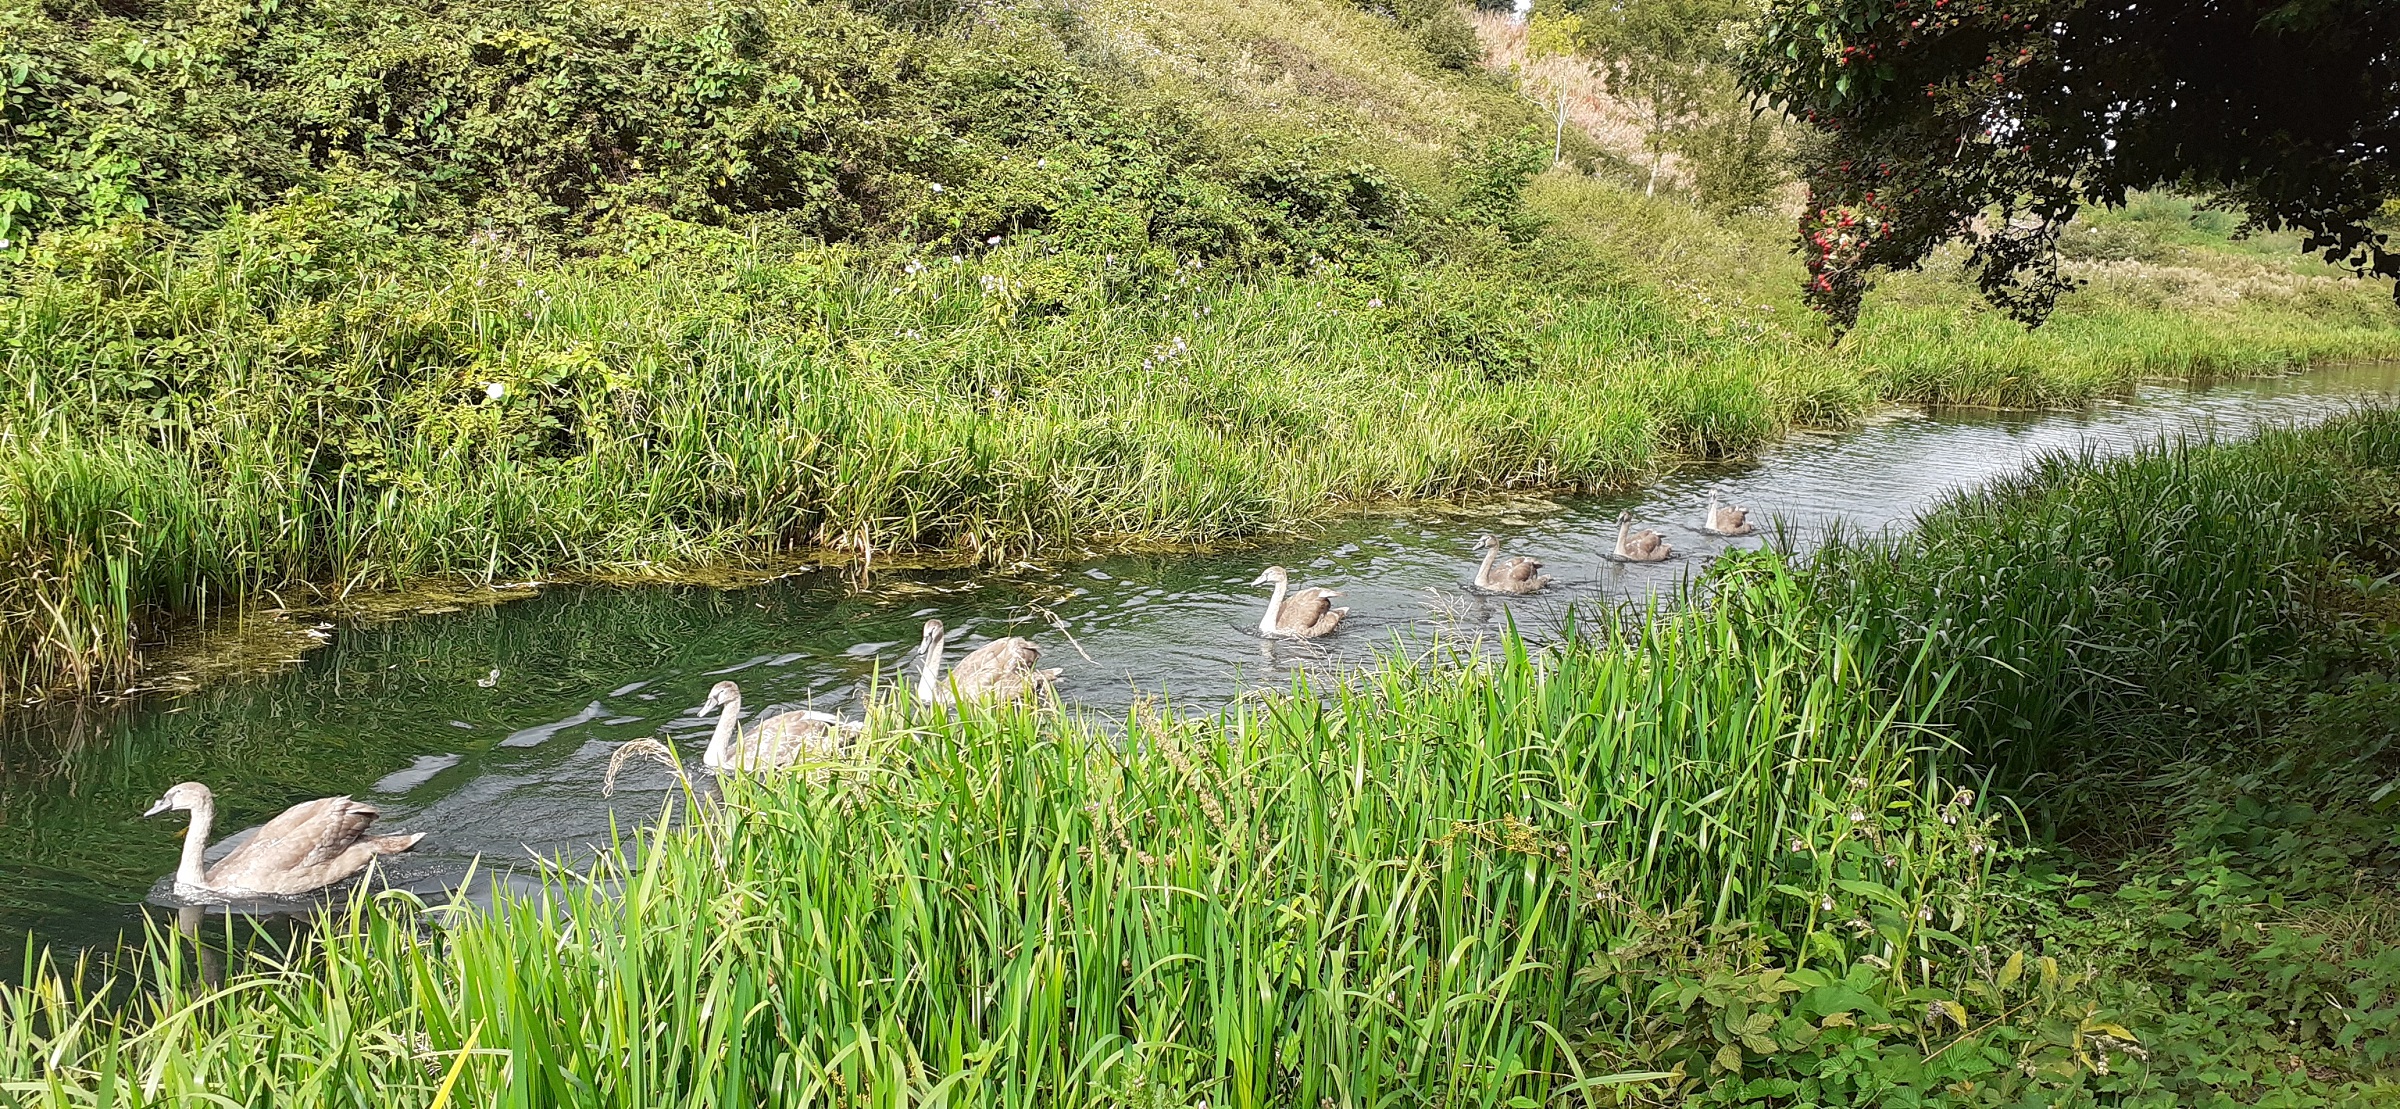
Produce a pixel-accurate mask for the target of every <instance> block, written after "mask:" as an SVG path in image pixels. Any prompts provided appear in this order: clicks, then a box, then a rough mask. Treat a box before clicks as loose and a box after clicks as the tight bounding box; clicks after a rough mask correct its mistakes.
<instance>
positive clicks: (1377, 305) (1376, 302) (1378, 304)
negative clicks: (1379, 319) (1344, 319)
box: [1367, 297, 1383, 308]
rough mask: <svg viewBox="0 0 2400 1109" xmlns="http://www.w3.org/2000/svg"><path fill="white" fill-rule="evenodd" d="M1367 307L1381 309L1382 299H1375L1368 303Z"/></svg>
mask: <svg viewBox="0 0 2400 1109" xmlns="http://www.w3.org/2000/svg"><path fill="white" fill-rule="evenodd" d="M1367 307H1369V308H1381V307H1383V298H1382V297H1376V298H1375V299H1373V300H1370V301H1368V302H1367Z"/></svg>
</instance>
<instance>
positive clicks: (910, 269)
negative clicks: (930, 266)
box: [900, 258, 925, 274]
mask: <svg viewBox="0 0 2400 1109" xmlns="http://www.w3.org/2000/svg"><path fill="white" fill-rule="evenodd" d="M900 272H902V273H912V274H914V273H923V272H925V263H923V262H920V261H917V260H916V259H914V258H911V259H909V260H908V265H906V266H904V267H902V268H901V271H900Z"/></svg>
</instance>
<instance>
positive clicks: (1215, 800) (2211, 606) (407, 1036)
mask: <svg viewBox="0 0 2400 1109" xmlns="http://www.w3.org/2000/svg"><path fill="white" fill-rule="evenodd" d="M2394 467H2400V412H2393V411H2371V412H2362V413H2360V414H2357V415H2354V416H2350V417H2344V418H2340V419H2337V420H2335V421H2333V422H2331V423H2330V424H2328V425H2326V426H2324V427H2321V428H2317V429H2311V430H2305V431H2284V432H2273V433H2269V434H2267V435H2264V436H2262V437H2260V438H2259V439H2257V440H2256V441H2252V442H2243V443H2230V444H2203V443H2187V444H2179V445H2169V446H2164V447H2160V448H2156V449H2152V450H2149V451H2146V452H2142V453H2139V454H2136V455H2134V456H2131V457H2126V458H2121V459H2114V460H2107V461H2096V460H2090V459H2082V460H2077V459H2058V460H2053V461H2052V462H2049V463H2047V464H2045V465H2043V466H2041V467H2038V468H2037V469H2035V470H2034V471H2032V472H2030V473H2029V474H2027V475H2026V476H2024V477H2023V478H2022V479H2019V480H2016V481H2012V482H2004V483H2002V484H1999V485H1997V486H1994V487H1992V488H1990V489H1987V490H1984V491H1980V492H1976V493H1971V494H1966V495H1962V496H1960V497H1958V498H1956V499H1954V500H1952V501H1950V502H1948V503H1946V504H1943V505H1941V506H1939V507H1938V508H1936V509H1935V510H1933V511H1931V512H1930V513H1929V514H1927V516H1926V517H1925V518H1924V521H1923V524H1922V526H1921V527H1920V528H1919V529H1917V530H1916V531H1914V532H1911V533H1909V534H1907V535H1904V536H1896V537H1887V538H1882V539H1876V540H1872V541H1869V540H1854V541H1838V540H1837V541H1836V542H1835V543H1834V544H1832V545H1831V546H1829V547H1827V548H1825V549H1823V550H1822V552H1821V553H1820V554H1818V555H1817V556H1815V557H1813V558H1811V559H1810V560H1809V561H1808V563H1807V564H1806V565H1804V566H1803V565H1796V564H1792V563H1787V562H1786V561H1785V560H1784V559H1783V558H1782V557H1780V556H1778V555H1775V554H1772V553H1759V554H1754V555H1748V556H1738V557H1732V558H1729V559H1727V560H1725V561H1724V562H1721V563H1720V564H1719V566H1718V568H1717V569H1716V570H1715V571H1713V572H1712V574H1711V576H1710V577H1709V579H1708V581H1707V582H1706V583H1705V586H1706V588H1707V589H1708V590H1709V594H1708V601H1707V603H1705V604H1701V605H1696V606H1686V607H1681V608H1677V609H1674V610H1672V611H1668V612H1664V613H1656V614H1652V615H1651V616H1650V618H1648V619H1647V620H1643V621H1635V622H1631V623H1628V624H1625V625H1623V626H1620V625H1618V624H1616V623H1615V622H1605V623H1600V624H1592V623H1586V624H1584V625H1583V626H1582V627H1581V628H1580V629H1578V630H1577V631H1576V633H1575V634H1573V635H1571V636H1570V637H1568V638H1567V639H1566V640H1565V641H1564V642H1562V644H1561V645H1560V646H1558V647H1557V648H1555V649H1552V650H1549V651H1543V652H1532V651H1529V650H1528V649H1527V648H1525V647H1524V646H1522V645H1521V644H1518V643H1515V642H1513V641H1512V642H1511V643H1510V644H1509V645H1508V646H1507V648H1506V649H1505V650H1504V651H1503V652H1502V653H1501V654H1500V655H1498V656H1497V657H1491V658H1482V657H1478V656H1468V657H1462V658H1458V659H1454V660H1449V661H1421V662H1414V663H1404V662H1399V661H1394V662H1391V663H1389V664H1387V665H1386V666H1384V667H1383V668H1382V669H1381V670H1379V671H1376V672H1374V673H1371V674H1368V675H1364V676H1361V677H1358V678H1355V679H1352V680H1350V681H1348V682H1345V683H1341V684H1339V685H1337V686H1329V687H1315V688H1311V687H1307V686H1302V687H1298V688H1295V689H1293V690H1290V691H1288V692H1286V693H1283V694H1278V695H1274V696H1271V697H1268V698H1265V699H1263V700H1256V699H1250V700H1245V701H1243V702H1240V703H1237V704H1236V705H1235V706H1233V707H1231V708H1228V709H1226V710H1223V711H1221V712H1218V713H1215V714H1209V715H1199V716H1194V715H1188V714H1182V713H1178V712H1176V711H1174V710H1173V709H1172V707H1171V706H1165V705H1154V706H1151V707H1149V708H1146V709H1142V710H1138V711H1136V712H1135V713H1134V714H1133V716H1132V717H1131V718H1130V719H1128V720H1125V721H1122V722H1120V723H1121V731H1118V730H1115V729H1113V728H1112V729H1111V730H1109V731H1097V730H1094V728H1093V726H1092V725H1091V724H1089V723H1087V722H1078V721H1075V720H1072V719H1068V718H1063V717H1060V716H1057V715H1054V714H1048V713H1036V712H1031V711H1026V710H1006V711H1001V712H998V713H996V714H994V713H989V712H985V711H981V710H978V711H974V712H969V713H967V714H965V715H963V716H961V717H958V718H947V717H932V716H916V717H910V716H906V715H899V714H895V715H889V716H886V717H883V718H882V719H880V720H879V722H878V730H877V733H876V735H877V738H876V739H875V740H874V741H872V743H871V744H870V746H869V747H868V749H867V751H866V753H865V754H864V756H863V757H862V758H861V759H859V760H858V761H857V762H855V763H853V764H849V765H846V766H843V767H840V768H837V769H835V770H834V772H833V773H832V774H831V775H829V776H828V775H823V774H820V775H815V776H810V775H800V776H795V777H788V778H771V779H765V780H747V779H733V780H729V781H725V782H722V783H721V784H720V786H719V790H720V792H719V793H718V794H717V795H714V796H687V797H686V798H684V799H683V800H682V801H681V802H680V804H681V806H682V807H683V809H684V812H685V816H686V821H685V823H684V824H683V825H682V826H681V827H676V828H670V829H663V830H656V831H652V832H648V833H644V834H643V835H642V837H641V842H640V844H639V848H640V849H639V851H638V852H631V853H629V854H628V856H627V858H628V861H626V862H624V863H622V864H620V867H621V869H610V868H607V867H605V866H604V867H603V869H602V870H600V871H597V872H594V873H593V874H591V875H589V876H575V875H570V874H564V873H562V874H559V875H555V876H554V880H553V883H552V884H551V886H550V889H549V892H547V893H545V894H543V895H542V896H541V897H540V898H539V899H538V900H539V902H540V903H539V904H520V905H515V906H512V907H506V908H502V909H496V910H492V911H488V912H487V911H475V910H436V911H435V916H434V919H436V920H439V921H441V922H442V923H441V924H440V925H438V926H435V925H429V924H428V923H427V921H426V919H425V918H424V917H423V916H421V915H420V907H419V906H418V905H417V904H416V903H415V902H414V901H413V900H412V899H410V898H408V897H406V896H405V895H401V894H385V895H382V896H380V897H366V896H362V897H361V898H360V899H358V900H357V901H356V902H355V903H354V904H353V905H352V906H351V907H350V908H349V910H347V911H346V912H340V913H336V914H335V915H334V916H333V917H332V918H331V919H329V920H328V921H327V922H326V923H325V925H324V926H323V927H321V928H320V929H319V930H317V931H316V932H315V933H314V934H313V935H312V936H310V937H309V938H307V939H305V940H303V941H301V942H300V943H299V944H298V946H297V947H296V948H294V949H293V950H292V951H291V952H289V953H288V954H287V955H286V956H285V961H284V962H282V963H281V964H280V965H276V964H269V965H266V966H263V967H262V966H253V967H252V968H251V969H248V970H242V971H237V972H236V973H235V976H234V977H233V978H231V979H230V980H226V981H223V982H212V981H209V980H207V977H206V976H205V975H203V974H202V967H201V965H200V963H199V962H197V961H196V957H195V955H194V953H193V952H192V951H191V950H190V949H188V948H187V947H185V946H184V945H182V944H181V943H180V942H178V941H175V940H173V939H171V938H162V939H161V940H160V941H159V942H157V943H156V944H155V945H154V946H153V948H152V949H151V950H150V952H149V953H148V954H147V955H144V956H141V957H139V960H138V961H137V962H136V963H135V964H133V965H132V966H130V967H127V968H120V970H121V972H122V973H124V974H127V975H130V976H132V977H133V978H134V979H136V980H138V982H139V986H140V988H139V989H138V990H137V991H136V992H135V993H134V994H133V996H132V997H131V999H130V1000H129V1001H125V1002H123V1003H121V1004H120V1003H115V1002H110V1001H107V1000H104V999H105V998H107V997H109V996H111V995H110V994H109V993H108V992H107V990H106V988H105V987H103V986H100V985H96V984H94V983H93V981H92V979H91V978H90V977H89V976H88V975H87V974H84V973H78V972H75V971H73V970H72V969H71V968H56V967H52V966H49V965H48V964H44V963H39V962H37V963H35V964H34V965H31V966H29V967H28V979H27V984H26V985H24V986H22V987H11V988H9V989H7V990H6V991H5V992H0V1014H5V1015H4V1016H0V1083H4V1085H0V1089H5V1090H7V1091H9V1092H10V1094H11V1096H13V1097H17V1098H19V1099H21V1100H24V1101H27V1102H30V1103H36V1104H90V1103H94V1102H95V1101H97V1102H99V1103H109V1102H112V1101H114V1102H123V1103H135V1102H143V1101H157V1100H172V1099H175V1098H178V1097H181V1096H184V1095H186V1094H194V1093H200V1092H203V1091H205V1092H209V1093H214V1094H218V1095H221V1096H225V1097H229V1098H233V1099H235V1100H237V1101H247V1102H273V1103H275V1104H278V1105H310V1104H324V1103H336V1102H341V1103H347V1102H352V1101H356V1100H361V1099H364V1098H367V1097H369V1096H372V1097H374V1098H376V1099H379V1100H382V1101H384V1102H387V1103H390V1104H400V1105H412V1104H437V1103H440V1104H527V1105H531V1104H554V1103H573V1104H584V1105H610V1104H623V1105H647V1104H659V1103H662V1102H670V1101H671V1102H676V1103H689V1104H740V1103H746V1102H756V1101H758V1100H760V1099H770V1100H774V1101H777V1102H782V1101H803V1100H805V1101H825V1102H833V1101H842V1102H854V1103H865V1104H878V1105H899V1104H977V1105H1018V1104H1059V1105H1137V1104H1138V1105H1190V1104H1199V1103H1201V1102H1203V1101H1205V1102H1207V1103H1208V1104H1212V1105H1222V1104H1243V1105H1320V1104H1324V1103H1326V1102H1328V1101H1330V1102H1331V1103H1334V1104H1365V1103H1373V1102H1376V1101H1380V1100H1391V1099H1398V1100H1401V1101H1408V1102H1412V1103H1414V1102H1427V1101H1437V1100H1438V1101H1445V1102H1454V1103H1467V1104H1494V1105H1497V1104H1504V1103H1509V1102H1511V1101H1512V1100H1515V1099H1525V1100H1523V1101H1517V1102H1516V1103H1518V1104H1524V1103H1527V1102H1528V1101H1529V1102H1530V1103H1533V1104H1560V1105H1601V1104H1622V1103H1627V1102H1641V1103H1647V1102H1653V1101H1669V1100H1677V1099H1681V1100H1684V1101H1690V1102H1697V1103H1701V1104H1746V1103H1760V1102H1768V1103H1786V1102H1790V1103H1807V1104H1821V1105H1866V1104H1888V1103H1889V1100H1888V1099H1889V1098H1890V1097H1893V1096H1906V1097H1908V1098H1910V1099H1911V1100H1912V1101H1914V1102H1915V1103H1921V1104H1938V1105H2014V1104H2123V1105H2168V1104H2208V1105H2214V1104H2228V1105H2229V1104H2256V1103H2259V1102H2260V1101H2261V1100H2262V1099H2268V1098H2274V1099H2278V1102H2277V1103H2281V1104H2294V1105H2321V1104H2333V1103H2341V1102H2345V1101H2350V1102H2358V1103H2369V1102H2372V1101H2374V1100H2376V1099H2378V1098H2388V1096H2390V1094H2391V1093H2392V1091H2393V1086H2392V1084H2391V1082H2392V1080H2391V1078H2390V1076H2389V1073H2388V1071H2387V1067H2388V1065H2389V1062H2390V1058H2391V1053H2392V1051H2393V1049H2394V1044H2395V1042H2400V1041H2394V1040H2393V1039H2392V1036H2393V1032H2392V1031H2391V1030H2392V1029H2393V1028H2395V1027H2400V967H2395V966H2394V965H2393V964H2392V961H2391V959H2390V957H2389V955H2388V953H2387V952H2385V951H2384V947H2385V946H2388V945H2386V944H2385V943H2383V940H2382V938H2383V937H2387V936H2388V935H2389V931H2390V923H2389V922H2390V913H2391V904H2392V901H2391V898H2392V894H2391V893H2390V892H2389V889H2388V884H2389V880H2390V876H2391V874H2392V873H2393V870H2392V867H2393V865H2394V862H2395V860H2394V858H2393V857H2392V855H2391V852H2392V851H2393V850H2394V849H2395V846H2396V845H2395V844H2394V843H2393V842H2392V840H2391V838H2390V836H2389V831H2388V830H2389V828H2390V826H2391V820H2390V815H2391V814H2390V805H2391V802H2390V801H2389V800H2388V798H2389V797H2390V795H2391V794H2392V792H2393V791H2392V790H2391V789H2390V788H2389V786H2388V781H2389V780H2390V778H2391V776H2392V773H2393V771H2392V770H2391V768H2390V766H2389V759H2390V752H2389V750H2388V742H2389V737H2390V735H2391V734H2393V725H2394V724H2395V723H2396V722H2400V721H2396V720H2395V718H2394V716H2393V713H2394V711H2395V707H2396V706H2400V702H2396V701H2394V700H2393V698H2392V696H2391V693H2390V691H2391V689H2392V688H2394V686H2393V684H2392V676H2393V675H2394V674H2395V673H2400V641H2396V640H2394V638H2393V637H2392V635H2391V633H2390V632H2389V630H2388V628H2389V624H2388V623H2387V621H2388V620H2389V619H2390V618H2391V617H2392V615H2393V610H2392V609H2391V608H2390V597H2389V595H2388V594H2389V593H2390V587H2389V584H2388V578H2387V577H2384V576H2381V575H2384V574H2385V573H2386V572H2387V571H2388V570H2390V569H2391V567H2392V566H2393V565H2395V564H2396V563H2395V562H2394V559H2395V558H2396V557H2400V555H2395V547H2394V544H2395V536H2396V535H2400V532H2396V531H2395V527H2396V526H2400V524H2396V522H2395V520H2394V518H2393V516H2392V511H2391V508H2390V507H2389V506H2390V505H2391V504H2392V503H2393V494H2394V492H2395V490H2394V487H2393V485H2392V477H2391V474H2392V472H2393V470H2394ZM2062 629H2072V634H2060V633H2061V630H2062ZM2330 736H2342V737H2345V738H2344V739H2343V741H2342V742H2339V743H2328V742H2326V738H2327V737H2330ZM2361 737H2365V738H2364V739H2363V741H2362V738H2361ZM2043 845H2050V846H2048V847H2047V848H2044V846H2043ZM2245 967H2247V968H2249V969H2247V970H2245V969H2241V968H2245ZM62 970H63V971H64V973H62ZM95 990H96V991H99V992H92V991H95ZM370 1091H372V1092H373V1093H372V1094H370Z"/></svg>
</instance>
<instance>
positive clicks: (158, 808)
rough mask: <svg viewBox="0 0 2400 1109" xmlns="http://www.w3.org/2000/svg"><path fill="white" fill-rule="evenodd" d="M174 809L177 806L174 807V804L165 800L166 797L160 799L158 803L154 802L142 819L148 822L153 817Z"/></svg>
mask: <svg viewBox="0 0 2400 1109" xmlns="http://www.w3.org/2000/svg"><path fill="white" fill-rule="evenodd" d="M174 807H175V806H174V804H173V803H172V802H170V801H168V800H167V799H166V798H164V797H161V798H159V799H158V800H157V801H156V802H154V803H152V804H151V806H150V811H148V812H146V813H143V814H142V819H144V820H148V819H150V818H151V817H154V816H157V815H158V814H160V813H162V812H167V811H169V810H171V809H173V808H174Z"/></svg>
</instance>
